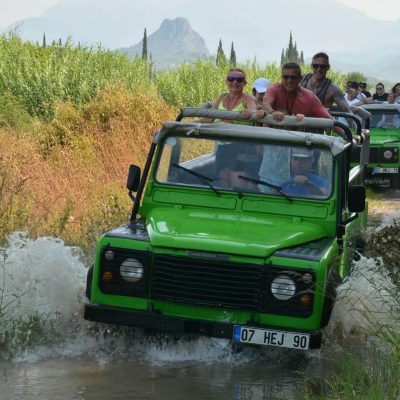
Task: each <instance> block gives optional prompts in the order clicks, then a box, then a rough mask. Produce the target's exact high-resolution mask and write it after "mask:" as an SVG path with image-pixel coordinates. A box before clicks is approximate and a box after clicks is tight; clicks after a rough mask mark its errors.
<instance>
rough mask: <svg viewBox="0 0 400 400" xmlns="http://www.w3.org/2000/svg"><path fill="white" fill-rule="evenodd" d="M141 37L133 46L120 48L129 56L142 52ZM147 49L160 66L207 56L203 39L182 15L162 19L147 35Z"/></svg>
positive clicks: (138, 54)
mask: <svg viewBox="0 0 400 400" xmlns="http://www.w3.org/2000/svg"><path fill="white" fill-rule="evenodd" d="M142 47H143V39H142V40H141V41H140V42H139V43H137V44H135V45H134V46H131V47H127V48H123V49H120V51H121V52H122V53H123V54H126V55H127V56H129V57H136V56H140V55H141V54H142ZM147 51H148V53H149V54H150V53H151V56H152V59H153V61H154V62H155V63H156V64H157V65H158V66H161V67H165V66H171V65H172V66H174V65H178V64H181V63H183V62H188V63H190V62H193V61H194V60H196V59H198V58H200V59H204V58H206V57H208V56H209V54H210V52H209V50H208V48H207V46H206V44H205V42H204V39H203V38H202V37H201V36H200V35H199V34H198V33H197V32H195V31H194V30H193V29H192V27H191V26H190V24H189V21H188V20H187V19H186V18H183V17H177V18H175V19H164V20H163V21H162V23H161V26H160V28H159V29H158V30H157V31H155V32H154V33H152V34H151V35H149V36H148V37H147Z"/></svg>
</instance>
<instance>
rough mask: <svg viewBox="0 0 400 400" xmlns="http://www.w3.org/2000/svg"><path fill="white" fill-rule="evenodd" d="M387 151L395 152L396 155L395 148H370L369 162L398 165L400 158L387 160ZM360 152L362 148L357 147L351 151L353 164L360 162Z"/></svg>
mask: <svg viewBox="0 0 400 400" xmlns="http://www.w3.org/2000/svg"><path fill="white" fill-rule="evenodd" d="M386 150H390V151H392V152H393V154H396V150H397V149H395V148H392V147H391V148H387V147H384V148H379V147H370V148H369V159H368V162H370V163H388V164H391V163H397V162H398V157H397V156H396V157H393V158H391V159H389V160H387V159H385V157H383V153H384V152H385V151H386ZM360 151H361V148H360V147H356V148H354V149H352V150H351V161H352V162H360Z"/></svg>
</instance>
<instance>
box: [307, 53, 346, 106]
mask: <svg viewBox="0 0 400 400" xmlns="http://www.w3.org/2000/svg"><path fill="white" fill-rule="evenodd" d="M311 67H312V71H313V72H312V73H311V74H305V75H304V77H303V79H302V81H301V83H300V85H301V86H302V87H304V88H306V89H308V90H311V91H312V92H313V93H314V94H315V95H316V96H317V97H318V98H319V100H320V101H321V103H322V104H323V105H324V106H325V107H326V108H331V107H332V104H333V103H336V105H337V107H338V109H339V110H340V111H343V112H349V113H351V111H350V108H349V106H348V104H347V103H346V101H345V99H344V94H343V92H342V91H341V90H340V89H339V87H338V86H336V85H335V84H334V83H333V82H332V80H331V79H329V78H327V77H326V74H327V72H328V71H329V69H330V67H331V66H330V65H329V56H328V55H327V54H326V53H322V52H320V53H317V54H315V55H314V57H313V58H312V62H311Z"/></svg>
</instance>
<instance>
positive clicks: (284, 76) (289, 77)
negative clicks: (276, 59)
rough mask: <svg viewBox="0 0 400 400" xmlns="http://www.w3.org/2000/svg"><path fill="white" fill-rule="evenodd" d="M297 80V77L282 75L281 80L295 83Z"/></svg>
mask: <svg viewBox="0 0 400 400" xmlns="http://www.w3.org/2000/svg"><path fill="white" fill-rule="evenodd" d="M298 78H299V77H298V76H297V75H282V79H283V80H285V81H288V80H291V81H295V80H297V79H298Z"/></svg>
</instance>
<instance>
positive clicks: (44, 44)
mask: <svg viewBox="0 0 400 400" xmlns="http://www.w3.org/2000/svg"><path fill="white" fill-rule="evenodd" d="M42 47H43V48H44V47H46V34H45V33H44V32H43V42H42Z"/></svg>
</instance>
